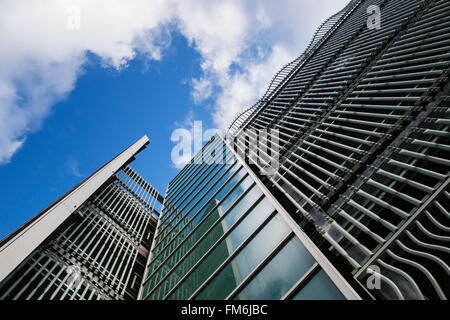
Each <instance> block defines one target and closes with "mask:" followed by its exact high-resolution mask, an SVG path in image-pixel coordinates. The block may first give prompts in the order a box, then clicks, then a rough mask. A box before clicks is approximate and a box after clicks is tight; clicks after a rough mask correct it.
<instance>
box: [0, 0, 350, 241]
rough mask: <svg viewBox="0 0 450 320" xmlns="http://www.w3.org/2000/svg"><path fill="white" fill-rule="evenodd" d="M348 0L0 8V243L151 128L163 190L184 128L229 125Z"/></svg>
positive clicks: (18, 4) (36, 1)
mask: <svg viewBox="0 0 450 320" xmlns="http://www.w3.org/2000/svg"><path fill="white" fill-rule="evenodd" d="M347 3H348V0H279V1H273V0H247V1H242V0H241V1H234V0H225V1H224V0H222V1H216V0H195V1H194V0H192V1H189V0H151V1H149V0H123V1H122V0H79V1H77V0H0V47H1V50H0V179H1V181H2V183H1V184H0V203H1V204H2V205H1V206H0V238H3V237H5V236H6V235H7V234H8V233H10V232H12V231H13V230H14V229H16V228H17V227H19V226H20V225H21V224H22V223H24V222H25V221H26V220H28V219H29V218H30V217H32V216H33V215H34V214H36V213H37V212H39V211H40V210H42V209H43V208H45V207H46V206H47V205H48V204H50V203H51V202H53V201H54V200H56V199H57V198H58V197H60V196H61V195H63V194H64V193H65V192H66V191H68V190H69V189H71V188H72V187H73V186H74V185H75V184H76V183H78V182H80V181H81V180H83V179H84V178H86V177H87V176H88V175H89V174H90V173H92V172H93V171H95V170H96V169H98V168H99V167H100V166H102V165H103V164H104V163H105V162H107V161H109V160H110V159H111V158H113V157H114V156H115V155H117V154H118V153H120V152H121V151H122V150H123V149H124V148H126V147H128V146H129V145H130V144H132V143H133V142H135V141H136V140H138V139H139V138H140V137H142V136H143V135H144V134H146V135H147V136H148V137H149V138H150V145H149V146H148V147H147V149H145V150H144V151H143V152H141V153H140V154H139V155H138V157H137V159H136V161H134V162H133V163H132V165H131V166H132V167H133V168H135V169H137V171H139V172H140V173H141V174H142V175H143V176H145V177H146V178H147V180H149V181H150V183H151V184H152V185H154V186H155V187H156V188H157V189H159V191H160V192H161V193H162V194H164V193H165V189H166V186H167V184H168V182H169V181H170V180H171V179H172V178H173V177H174V176H175V175H176V174H177V173H178V172H179V170H180V168H181V167H182V165H183V164H182V163H174V162H173V161H172V157H171V154H172V150H173V148H174V147H175V145H176V143H177V141H176V139H174V136H173V134H174V132H175V131H176V130H177V129H180V128H183V129H186V130H188V131H190V132H192V127H193V123H194V121H201V123H202V128H203V130H204V131H205V130H207V129H211V128H217V129H220V130H222V131H223V130H225V129H226V128H227V127H228V125H229V124H230V122H231V120H232V119H233V118H234V117H235V116H236V114H237V113H238V112H239V111H241V110H243V109H245V108H246V107H249V106H251V105H252V104H253V103H254V102H256V101H257V100H258V98H259V97H261V96H262V95H263V93H264V91H265V90H266V88H267V85H268V84H269V82H270V80H271V78H272V77H273V75H274V74H275V73H276V72H277V71H278V70H279V69H280V68H281V67H282V66H283V65H285V64H286V63H288V62H290V61H291V60H293V59H294V58H296V57H297V56H299V55H300V54H301V53H302V52H303V50H304V49H305V48H306V46H307V45H308V43H309V41H310V40H311V38H312V36H313V34H314V31H315V30H316V28H317V27H318V26H319V25H320V23H321V22H323V21H324V20H325V19H326V18H328V17H329V16H331V15H332V14H334V13H336V12H337V11H339V10H340V9H342V8H343V7H344V6H345V5H346V4H347Z"/></svg>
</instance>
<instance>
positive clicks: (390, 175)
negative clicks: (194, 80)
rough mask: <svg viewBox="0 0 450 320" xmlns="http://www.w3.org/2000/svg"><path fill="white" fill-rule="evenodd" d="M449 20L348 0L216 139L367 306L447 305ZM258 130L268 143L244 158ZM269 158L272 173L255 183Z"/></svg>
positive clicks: (440, 9) (436, 5)
mask: <svg viewBox="0 0 450 320" xmlns="http://www.w3.org/2000/svg"><path fill="white" fill-rule="evenodd" d="M449 11H450V2H449V1H446V0H442V1H440V0H431V1H428V0H423V1H422V0H410V1H404V0H361V1H351V2H350V4H349V5H348V6H347V7H346V8H344V9H343V10H342V11H341V12H339V13H338V14H336V15H335V16H333V17H331V18H330V19H329V20H327V21H326V22H325V23H324V24H323V25H322V26H321V28H319V30H318V32H317V34H316V36H315V37H314V39H313V41H312V42H311V44H310V46H309V47H308V49H307V50H306V51H305V53H304V54H303V55H301V56H300V57H299V58H297V59H296V60H294V61H293V62H292V63H290V64H288V65H287V66H286V67H285V68H283V69H282V70H281V71H280V72H279V73H278V74H277V76H276V77H275V78H274V80H273V82H272V83H271V86H270V87H269V89H268V91H267V92H266V94H265V95H264V97H263V98H262V99H261V100H260V101H258V103H257V104H255V105H254V106H253V107H251V108H249V109H247V110H246V111H245V112H243V113H242V114H241V115H239V117H237V118H236V119H235V121H234V122H233V123H232V125H231V126H230V128H229V131H228V134H227V140H228V142H229V143H232V144H233V145H234V147H233V148H234V150H235V151H236V152H237V151H240V152H241V154H244V155H246V157H248V158H251V157H254V158H256V159H258V161H253V164H252V165H251V168H252V170H253V172H254V173H255V175H257V176H258V178H259V179H260V180H261V182H262V183H263V184H264V185H265V186H266V187H267V188H268V190H269V191H270V193H271V194H273V195H274V197H275V198H277V199H278V200H279V202H280V203H281V204H282V205H283V207H284V208H285V210H286V211H287V212H288V213H289V214H290V215H291V217H292V218H293V219H294V220H295V221H296V222H297V224H298V225H299V226H300V227H301V228H302V230H303V231H304V232H305V233H306V234H307V235H308V237H309V238H310V239H312V240H313V241H314V243H315V244H316V245H317V246H318V247H319V248H320V249H321V250H322V252H323V253H324V254H325V255H326V256H327V257H328V258H329V259H330V260H332V261H333V264H334V265H335V266H336V268H338V270H339V271H340V272H341V274H342V275H344V276H345V277H346V279H347V280H348V281H349V282H352V280H355V282H353V283H355V287H354V288H355V290H356V291H357V292H358V293H360V294H361V295H364V296H366V297H367V298H373V299H447V298H448V297H449V295H450V281H449V275H450V273H449V270H450V269H449V267H448V261H450V256H449V253H450V250H449V239H450V238H449V236H450V234H449V230H450V229H449V227H450V221H449V218H450V215H449V211H450V201H449V198H450V194H449V190H450V186H449V181H450V178H449V168H450V160H449V159H450V140H449V138H450V133H449V125H450V110H449V106H450V104H449V101H450V97H449V88H450V85H449V78H448V77H449V61H450V46H449V44H450V15H449V14H448V13H449ZM263 130H266V131H272V132H276V135H277V136H278V139H276V140H274V141H272V142H271V143H269V149H268V151H267V152H264V151H263V152H260V151H261V150H258V149H255V148H249V145H253V144H252V142H251V141H256V140H255V136H256V135H257V134H258V132H261V131H263ZM271 151H272V152H274V153H277V152H278V155H279V161H278V167H277V170H274V174H273V175H263V174H261V172H262V170H265V166H269V167H270V163H268V162H267V159H268V155H267V154H265V153H270V152H271ZM246 161H248V160H246Z"/></svg>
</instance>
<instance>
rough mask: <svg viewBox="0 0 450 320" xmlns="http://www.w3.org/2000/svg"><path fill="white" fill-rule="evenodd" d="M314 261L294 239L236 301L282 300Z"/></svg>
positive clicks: (298, 241) (294, 238) (297, 240)
mask: <svg viewBox="0 0 450 320" xmlns="http://www.w3.org/2000/svg"><path fill="white" fill-rule="evenodd" d="M314 261H315V260H314V258H313V257H312V256H311V254H310V253H309V252H308V250H306V248H305V247H304V246H303V244H302V243H301V242H300V240H299V239H298V238H297V237H293V238H292V239H291V240H290V241H289V242H288V243H287V244H286V245H285V246H284V247H283V249H281V251H280V252H278V254H277V255H276V256H275V257H273V258H272V260H270V262H269V263H268V264H267V265H266V266H265V267H264V269H263V270H261V271H260V272H259V273H258V275H257V276H256V277H255V278H254V279H253V280H252V281H251V282H250V283H249V284H248V285H247V286H246V287H245V288H244V289H243V290H242V291H241V292H240V293H239V294H238V296H236V298H235V299H240V300H248V299H254V300H256V299H264V300H277V299H281V298H282V297H283V295H284V294H285V293H286V292H287V291H288V290H289V289H290V288H291V287H292V286H293V285H294V284H295V282H297V281H298V279H300V278H301V277H302V276H303V275H304V274H305V272H306V271H308V269H309V268H311V266H312V265H313V264H314Z"/></svg>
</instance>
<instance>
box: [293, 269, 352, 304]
mask: <svg viewBox="0 0 450 320" xmlns="http://www.w3.org/2000/svg"><path fill="white" fill-rule="evenodd" d="M292 299H293V300H344V299H345V298H344V296H343V295H342V293H341V292H340V291H339V290H338V288H336V286H335V285H334V283H333V282H332V281H331V279H330V278H329V277H328V276H327V274H326V273H325V271H323V270H320V271H319V272H317V274H316V275H315V276H314V277H313V278H312V279H311V280H309V281H308V283H306V285H305V286H304V287H303V288H302V289H301V290H300V291H299V292H298V293H297V294H296V295H295V296H294V298H292Z"/></svg>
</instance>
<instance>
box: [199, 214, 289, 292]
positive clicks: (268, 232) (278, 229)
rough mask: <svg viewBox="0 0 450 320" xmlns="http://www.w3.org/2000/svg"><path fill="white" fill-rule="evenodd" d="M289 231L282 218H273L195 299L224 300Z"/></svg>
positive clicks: (277, 216)
mask: <svg viewBox="0 0 450 320" xmlns="http://www.w3.org/2000/svg"><path fill="white" fill-rule="evenodd" d="M252 224H253V223H252ZM253 226H254V224H253ZM247 228H248V229H247ZM247 228H243V230H245V231H247V232H248V231H249V230H250V228H251V225H248V226H247ZM289 231H290V229H289V228H288V226H287V225H286V224H285V223H284V221H283V220H282V218H281V217H280V216H279V215H276V216H274V217H273V218H272V219H271V221H270V222H269V223H268V224H267V225H266V226H265V227H264V228H263V229H262V230H261V231H260V232H259V233H258V234H257V235H256V236H255V237H254V238H253V239H252V240H251V241H250V242H249V243H248V244H247V246H246V247H245V248H244V249H243V250H242V251H241V252H240V253H239V254H238V255H237V256H236V257H235V258H234V259H233V260H231V261H230V262H229V263H228V265H227V266H226V267H225V268H224V269H223V270H222V271H221V272H220V273H219V274H218V275H217V276H216V277H215V278H214V279H213V280H212V281H211V282H210V283H209V285H208V286H207V287H206V288H205V289H203V291H202V292H201V293H200V294H199V295H198V296H197V297H196V299H225V298H226V297H227V296H228V295H229V294H230V292H231V291H233V289H234V288H235V287H236V286H237V285H238V284H239V283H241V282H242V279H244V278H245V277H246V276H247V275H248V274H249V273H250V272H251V271H252V270H253V269H254V268H255V267H256V266H257V265H258V264H259V263H260V262H261V261H262V260H263V259H264V258H265V257H266V256H267V255H268V254H269V252H270V251H271V250H273V248H274V247H275V246H276V245H277V244H278V243H279V242H280V241H281V239H282V238H283V237H284V236H286V235H287V234H288V232H289Z"/></svg>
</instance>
